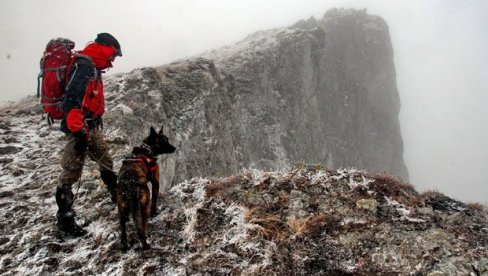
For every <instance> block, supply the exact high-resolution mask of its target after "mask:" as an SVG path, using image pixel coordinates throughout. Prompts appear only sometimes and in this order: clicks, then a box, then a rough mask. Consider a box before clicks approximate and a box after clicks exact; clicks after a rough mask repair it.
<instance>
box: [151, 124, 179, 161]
mask: <svg viewBox="0 0 488 276" xmlns="http://www.w3.org/2000/svg"><path fill="white" fill-rule="evenodd" d="M144 143H146V144H147V145H149V146H150V147H151V151H152V152H153V154H155V155H159V154H163V153H166V154H170V153H173V152H175V150H176V148H175V147H174V146H173V145H171V144H170V143H169V141H168V137H166V135H164V134H163V127H161V130H160V131H159V132H156V130H155V129H154V128H153V127H151V131H150V133H149V136H148V137H146V138H145V139H144Z"/></svg>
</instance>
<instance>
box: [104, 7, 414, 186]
mask: <svg viewBox="0 0 488 276" xmlns="http://www.w3.org/2000/svg"><path fill="white" fill-rule="evenodd" d="M107 84H108V85H107V87H108V90H109V91H111V92H115V93H114V94H113V95H112V96H111V97H112V103H109V106H111V109H110V110H111V112H108V115H107V117H108V123H107V124H106V125H107V126H109V130H110V131H112V132H114V131H116V130H117V129H119V130H122V131H119V132H120V133H122V134H121V135H126V136H127V137H126V138H124V139H126V140H129V141H131V142H133V143H136V141H138V140H139V141H140V139H141V138H142V133H141V134H137V133H138V132H137V131H135V130H136V129H134V127H135V126H136V127H137V128H138V129H141V126H145V128H143V130H144V131H146V128H147V126H148V125H150V124H159V123H160V122H164V124H165V126H166V129H167V130H168V132H169V136H170V138H172V139H173V141H174V142H175V143H176V146H177V147H178V153H177V154H176V155H174V156H171V157H168V158H166V160H164V162H163V165H164V166H165V169H164V172H163V175H164V176H163V178H164V179H165V182H166V185H169V184H170V183H178V182H180V181H183V180H185V179H189V178H191V177H194V176H207V175H214V176H223V175H228V174H232V173H236V172H237V171H238V170H239V169H241V168H249V167H250V168H259V169H269V170H276V169H284V168H289V167H290V166H291V165H292V164H293V163H295V162H297V161H303V162H305V163H321V164H322V165H325V166H327V167H329V168H340V167H357V168H361V169H366V170H369V171H382V172H383V171H385V172H389V173H392V174H395V175H397V176H399V177H401V178H403V179H405V180H408V172H407V168H406V166H405V163H404V160H403V142H402V138H401V133H400V124H399V120H398V112H399V109H400V100H399V96H398V92H397V88H396V81H395V68H394V63H393V50H392V46H391V42H390V38H389V33H388V27H387V25H386V23H385V22H384V20H382V19H381V18H379V17H376V16H370V15H367V14H366V13H365V12H363V11H354V10H331V11H329V12H327V13H326V14H325V15H324V17H323V18H322V19H321V20H315V19H313V18H311V19H309V20H307V21H301V22H298V23H297V24H295V25H294V26H291V27H288V28H281V29H273V30H269V31H262V32H258V33H255V34H253V35H251V36H249V37H247V38H246V39H244V40H243V41H241V42H238V43H237V44H235V45H232V46H227V47H224V48H222V49H218V50H214V51H211V52H207V53H205V54H203V55H201V56H199V57H195V58H190V59H187V60H182V61H178V62H175V63H172V64H169V65H165V66H161V67H157V68H143V69H138V70H135V71H133V72H131V73H130V74H128V75H119V76H115V77H113V78H111V79H109V80H108V82H107ZM120 105H123V106H126V107H128V108H126V109H124V108H122V107H121V106H120ZM120 116H125V117H126V119H124V120H119V118H120ZM134 123H136V124H134ZM121 127H122V128H121ZM123 133H125V134H123Z"/></svg>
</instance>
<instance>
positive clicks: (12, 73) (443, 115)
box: [0, 0, 488, 203]
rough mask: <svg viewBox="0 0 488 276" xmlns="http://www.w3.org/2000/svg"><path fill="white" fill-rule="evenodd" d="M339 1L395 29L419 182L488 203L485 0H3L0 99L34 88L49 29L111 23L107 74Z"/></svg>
mask: <svg viewBox="0 0 488 276" xmlns="http://www.w3.org/2000/svg"><path fill="white" fill-rule="evenodd" d="M333 7H344V8H358V9H363V8H366V9H367V11H368V13H369V14H374V15H379V16H381V17H383V18H384V19H385V20H386V21H387V23H388V25H389V28H390V34H391V38H392V43H393V48H394V53H395V64H396V73H397V84H398V89H399V93H400V98H401V103H402V108H401V113H400V122H401V127H402V136H403V140H404V149H405V154H404V157H405V161H406V163H407V167H408V169H409V173H410V182H411V183H412V184H413V185H414V186H415V187H416V188H417V189H418V190H419V191H424V190H426V189H430V190H437V191H440V192H442V193H444V194H446V195H448V196H451V197H453V198H456V199H460V200H463V201H469V202H474V201H477V202H482V203H487V202H488V188H487V184H488V168H485V166H486V165H488V162H487V160H488V123H487V119H488V116H487V113H488V111H487V108H486V107H487V106H488V96H487V93H488V68H487V67H488V66H487V64H488V31H487V29H486V28H487V26H488V1H484V0H477V1H475V0H442V1H441V0H429V1H427V0H425V1H421V0H418V1H415V0H396V1H391V0H384V1H378V0H376V1H366V0H365V1H360V0H350V1H346V0H344V1H327V0H267V1H258V0H245V1H244V0H242V1H230V0H227V1H226V0H205V1H201V0H192V1H190V0H188V1H182V0H174V1H157V0H154V1H152V0H144V1H128V0H127V1H126V0H103V1H99V0H84V1H61V0H56V1H54V0H44V1H37V0H1V1H0V37H1V41H0V84H1V87H0V102H5V101H8V100H17V99H20V98H22V97H25V96H27V95H34V94H35V93H36V85H37V83H36V77H37V73H38V71H39V58H40V56H41V54H42V52H43V49H44V47H45V45H46V43H47V42H48V41H49V39H51V38H53V37H60V36H61V37H68V38H71V39H72V40H74V41H75V42H76V43H77V47H76V48H77V49H81V48H83V46H84V45H85V44H86V43H87V42H89V41H92V40H93V39H94V38H95V36H96V34H97V33H100V32H109V33H111V34H113V35H114V36H115V37H116V38H117V39H118V40H119V42H120V44H121V47H122V51H123V53H124V56H123V57H122V58H120V59H117V60H116V61H115V63H114V68H112V69H111V70H110V71H109V73H108V74H113V73H117V72H127V71H130V70H132V69H134V68H138V67H144V66H156V65H162V64H166V63H169V62H171V61H174V60H177V59H182V58H185V57H189V56H192V55H195V54H198V53H201V52H204V51H206V50H211V49H214V48H217V47H220V46H224V45H227V44H232V43H234V42H237V41H239V40H241V39H243V38H244V37H246V36H247V35H248V34H250V33H252V32H254V31H258V30H263V29H269V28H275V27H285V26H288V25H291V24H293V23H294V22H296V21H298V20H301V19H307V18H309V17H311V16H314V17H316V18H321V17H322V15H323V14H324V13H325V11H326V10H328V9H330V8H333Z"/></svg>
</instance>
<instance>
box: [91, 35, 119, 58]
mask: <svg viewBox="0 0 488 276" xmlns="http://www.w3.org/2000/svg"><path fill="white" fill-rule="evenodd" d="M95 42H96V43H98V44H100V45H104V46H114V47H115V49H116V50H117V55H118V56H120V57H121V56H122V49H120V44H119V42H118V41H117V39H115V37H113V35H111V34H109V33H99V34H98V35H97V38H95Z"/></svg>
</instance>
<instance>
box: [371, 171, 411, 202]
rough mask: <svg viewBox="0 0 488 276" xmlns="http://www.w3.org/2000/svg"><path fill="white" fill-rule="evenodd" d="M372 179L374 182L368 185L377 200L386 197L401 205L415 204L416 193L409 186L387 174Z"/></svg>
mask: <svg viewBox="0 0 488 276" xmlns="http://www.w3.org/2000/svg"><path fill="white" fill-rule="evenodd" d="M372 178H373V179H374V180H375V181H374V182H372V183H371V184H370V188H371V189H372V190H374V191H375V192H376V194H377V197H378V198H383V197H385V196H386V197H391V198H394V199H395V200H399V201H400V203H403V204H407V205H415V204H416V198H417V196H418V192H417V191H416V190H415V188H414V187H413V186H412V185H411V184H408V183H405V182H403V181H402V180H400V179H399V178H397V177H395V176H392V175H389V174H377V175H374V176H372ZM404 201H407V202H404Z"/></svg>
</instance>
